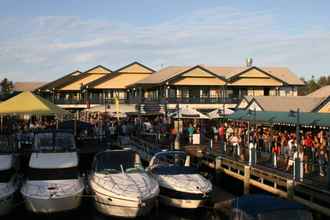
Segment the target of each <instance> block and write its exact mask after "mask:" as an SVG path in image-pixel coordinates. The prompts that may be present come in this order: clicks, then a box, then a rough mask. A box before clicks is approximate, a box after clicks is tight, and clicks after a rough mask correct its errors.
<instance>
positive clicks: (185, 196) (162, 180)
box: [147, 151, 212, 209]
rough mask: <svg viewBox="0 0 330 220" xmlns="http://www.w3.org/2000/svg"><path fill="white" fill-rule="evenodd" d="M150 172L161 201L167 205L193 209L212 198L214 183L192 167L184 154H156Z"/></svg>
mask: <svg viewBox="0 0 330 220" xmlns="http://www.w3.org/2000/svg"><path fill="white" fill-rule="evenodd" d="M147 170H148V172H150V173H151V174H152V176H153V177H154V178H155V179H156V180H157V181H158V183H159V187H160V195H159V198H160V202H162V203H163V204H165V205H168V206H173V207H177V208H186V209H194V208H198V207H200V206H202V205H203V204H204V203H205V202H206V201H207V200H208V199H209V198H210V196H211V193H212V184H211V182H210V181H209V180H207V179H206V178H204V177H203V176H202V175H200V174H199V173H198V172H197V170H196V169H194V168H193V167H191V166H190V158H189V156H187V155H186V154H185V152H183V151H163V152H159V153H157V154H155V155H154V156H153V158H152V159H151V161H150V163H149V167H148V168H147Z"/></svg>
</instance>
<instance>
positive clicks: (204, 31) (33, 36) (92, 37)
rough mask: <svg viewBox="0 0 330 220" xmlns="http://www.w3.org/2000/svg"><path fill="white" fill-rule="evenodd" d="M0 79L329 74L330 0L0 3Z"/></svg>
mask: <svg viewBox="0 0 330 220" xmlns="http://www.w3.org/2000/svg"><path fill="white" fill-rule="evenodd" d="M0 8H1V10H0V79H1V78H3V77H8V78H9V79H11V80H14V81H23V80H39V81H40V80H42V81H50V80H53V79H56V78H58V77H60V76H63V75H64V74H67V73H69V72H72V71H73V70H76V69H79V70H81V71H84V70H87V69H89V68H91V67H93V66H95V65H98V64H101V65H105V66H106V67H108V68H110V69H112V70H115V69H117V68H119V67H121V66H123V65H126V64H128V63H130V62H133V61H139V62H141V63H143V64H145V65H147V66H150V67H152V68H155V69H159V68H161V67H162V66H168V65H195V64H208V65H220V66H233V65H234V66H241V65H244V62H245V59H246V58H247V57H252V58H253V60H254V64H255V65H257V66H287V67H289V68H290V69H291V70H292V71H293V72H295V73H296V74H298V75H299V76H303V77H305V78H310V77H311V75H315V76H320V75H324V74H330V12H329V9H330V1H328V0H324V1H318V0H314V1H310V0H308V1H307V0H306V1H303V0H300V1H294V0H290V1H288V0H283V1H282V0H277V1H268V0H262V1H261V0H259V1H257V0H249V1H246V0H242V1H237V0H235V1H233V0H230V1H226V0H222V1H207V0H203V1H201V0H200V1H186V0H173V1H171V0H166V1H156V0H150V1H146V0H139V1H138V0H136V1H134V0H130V1H129V0H114V1H111V0H104V1H97V0H93V1H91V0H90V1H89V0H85V1H82V0H80V1H76V0H56V1H55V0H54V1H47V0H19V1H18V0H0Z"/></svg>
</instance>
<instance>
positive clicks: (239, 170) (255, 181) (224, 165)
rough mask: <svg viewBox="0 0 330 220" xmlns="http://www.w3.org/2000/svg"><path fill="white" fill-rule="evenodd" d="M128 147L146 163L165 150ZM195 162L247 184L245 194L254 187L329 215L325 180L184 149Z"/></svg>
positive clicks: (134, 140)
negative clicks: (295, 175) (296, 175)
mask: <svg viewBox="0 0 330 220" xmlns="http://www.w3.org/2000/svg"><path fill="white" fill-rule="evenodd" d="M125 144H126V145H127V146H129V147H131V148H133V149H135V150H136V151H138V152H139V153H140V155H141V157H142V159H143V160H146V161H149V160H150V159H151V157H152V155H153V154H154V153H156V152H159V151H161V150H162V149H165V146H161V145H158V144H155V143H150V142H148V141H146V140H143V139H142V138H138V137H131V138H129V139H128V138H126V143H125ZM182 149H183V150H185V151H186V152H187V154H188V155H190V156H191V157H192V159H198V161H199V162H198V163H199V164H203V165H206V166H207V167H209V168H210V169H213V170H214V171H215V173H216V174H220V173H222V174H225V175H228V176H231V177H233V178H235V179H237V180H239V181H242V182H243V183H244V193H249V191H250V188H251V187H256V188H258V189H261V190H263V191H266V192H269V193H271V194H274V195H277V196H280V197H283V198H287V199H291V200H294V201H297V202H299V203H301V204H303V205H305V206H306V207H309V208H310V209H312V210H314V211H316V212H319V213H322V214H324V215H326V216H330V190H329V189H328V188H327V185H326V184H325V183H324V180H323V179H322V180H313V179H310V178H305V179H304V180H303V181H295V180H294V179H293V176H292V175H291V174H289V173H287V172H282V171H281V170H278V169H274V168H271V167H267V166H264V165H262V164H256V165H249V164H248V162H245V161H240V160H239V159H238V158H235V157H232V156H229V155H227V154H221V153H220V152H219V151H218V150H217V149H213V150H211V151H210V150H207V147H206V146H201V145H198V146H187V147H182Z"/></svg>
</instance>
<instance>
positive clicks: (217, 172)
mask: <svg viewBox="0 0 330 220" xmlns="http://www.w3.org/2000/svg"><path fill="white" fill-rule="evenodd" d="M221 162H222V158H221V157H217V158H216V159H215V162H214V163H215V166H214V167H215V182H216V184H218V183H220V181H221Z"/></svg>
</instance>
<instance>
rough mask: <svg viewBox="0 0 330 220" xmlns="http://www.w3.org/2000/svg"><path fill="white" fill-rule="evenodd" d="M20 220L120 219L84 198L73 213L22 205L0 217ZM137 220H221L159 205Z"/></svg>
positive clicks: (205, 211) (204, 213)
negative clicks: (45, 211) (49, 212)
mask: <svg viewBox="0 0 330 220" xmlns="http://www.w3.org/2000/svg"><path fill="white" fill-rule="evenodd" d="M4 219H10V220H22V219H33V220H45V219H54V220H55V219H56V220H74V219H79V220H110V219H120V218H115V217H111V216H106V215H103V214H101V213H98V212H97V211H96V210H95V208H94V207H93V204H92V202H91V200H90V198H84V201H83V203H82V205H81V207H80V208H79V209H77V210H75V211H71V212H67V213H61V214H52V215H36V214H33V213H30V212H28V211H26V210H25V208H24V205H23V204H20V205H18V206H17V207H16V209H15V210H14V211H13V212H12V214H10V215H8V216H2V217H1V220H4ZM137 219H148V220H151V219H157V220H163V219H164V220H206V219H210V220H223V219H224V218H221V217H220V215H219V214H218V213H216V212H215V211H214V210H213V209H208V208H199V209H196V210H184V209H177V208H172V207H167V206H163V205H160V206H159V207H158V208H154V209H153V210H152V212H151V213H150V214H149V215H148V216H144V217H139V218H137Z"/></svg>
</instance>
